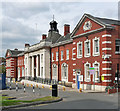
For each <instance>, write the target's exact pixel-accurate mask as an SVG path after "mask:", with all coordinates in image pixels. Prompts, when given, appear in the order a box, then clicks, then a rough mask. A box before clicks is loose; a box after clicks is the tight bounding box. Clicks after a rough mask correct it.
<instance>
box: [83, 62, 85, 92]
mask: <svg viewBox="0 0 120 111" xmlns="http://www.w3.org/2000/svg"><path fill="white" fill-rule="evenodd" d="M82 63H83V90H84V63H85V62H84V61H82Z"/></svg>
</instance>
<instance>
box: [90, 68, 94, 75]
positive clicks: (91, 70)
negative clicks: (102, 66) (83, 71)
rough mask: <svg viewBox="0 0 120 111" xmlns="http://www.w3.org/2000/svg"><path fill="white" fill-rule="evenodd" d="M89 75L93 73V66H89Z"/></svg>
mask: <svg viewBox="0 0 120 111" xmlns="http://www.w3.org/2000/svg"><path fill="white" fill-rule="evenodd" d="M89 71H90V75H92V74H94V73H95V68H94V67H89Z"/></svg>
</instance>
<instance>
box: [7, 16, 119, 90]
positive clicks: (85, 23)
mask: <svg viewBox="0 0 120 111" xmlns="http://www.w3.org/2000/svg"><path fill="white" fill-rule="evenodd" d="M119 30H120V21H117V20H111V19H105V18H98V17H94V16H91V15H89V14H84V15H83V16H82V18H81V19H80V21H79V22H78V24H77V25H76V27H75V28H74V30H73V31H72V32H71V33H70V26H69V25H68V24H65V25H64V35H63V36H62V35H60V34H59V30H58V29H57V22H56V21H54V20H53V21H52V22H50V30H49V32H48V37H47V36H46V35H44V36H43V39H42V40H41V41H40V42H39V43H37V44H34V45H31V46H30V45H27V46H26V47H25V53H23V51H18V50H7V53H6V71H7V74H6V76H7V77H8V78H9V77H12V78H18V79H20V78H22V77H24V76H26V78H27V77H29V78H30V77H32V78H36V79H46V78H47V79H52V80H56V81H63V82H66V83H68V84H71V85H72V87H73V88H83V89H95V90H105V88H106V86H112V85H114V81H115V76H116V75H117V74H119V73H120V70H119V69H120V65H119V64H120V63H119V62H120V36H119V35H120V32H119ZM24 56H25V73H24ZM36 64H37V65H36ZM24 74H25V75H24ZM36 75H37V76H36ZM48 76H50V77H48Z"/></svg>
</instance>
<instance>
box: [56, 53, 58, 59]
mask: <svg viewBox="0 0 120 111" xmlns="http://www.w3.org/2000/svg"><path fill="white" fill-rule="evenodd" d="M56 61H58V52H56Z"/></svg>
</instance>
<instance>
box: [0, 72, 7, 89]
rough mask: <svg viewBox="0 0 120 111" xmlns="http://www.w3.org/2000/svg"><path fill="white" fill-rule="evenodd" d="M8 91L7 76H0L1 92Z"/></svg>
mask: <svg viewBox="0 0 120 111" xmlns="http://www.w3.org/2000/svg"><path fill="white" fill-rule="evenodd" d="M2 89H6V75H5V74H0V90H2Z"/></svg>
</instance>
